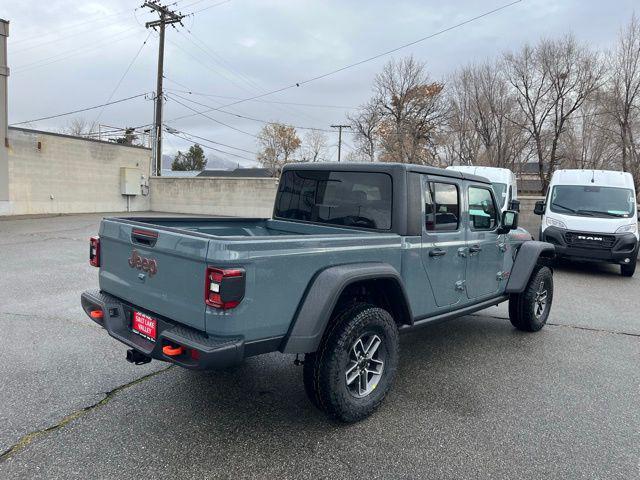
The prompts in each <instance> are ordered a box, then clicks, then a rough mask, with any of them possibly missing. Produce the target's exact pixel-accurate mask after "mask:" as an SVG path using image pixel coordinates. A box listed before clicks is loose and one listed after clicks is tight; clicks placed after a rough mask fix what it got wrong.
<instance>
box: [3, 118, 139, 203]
mask: <svg viewBox="0 0 640 480" xmlns="http://www.w3.org/2000/svg"><path fill="white" fill-rule="evenodd" d="M8 140H9V141H8V144H9V148H8V153H9V155H8V157H9V201H8V202H0V203H2V204H1V205H0V215H3V214H4V215H28V214H56V213H87V212H126V211H127V209H129V210H130V211H146V210H149V209H150V201H149V196H146V195H137V196H131V197H130V199H129V206H127V197H126V196H124V195H121V193H120V167H133V168H138V169H139V170H140V173H141V175H144V177H145V179H148V177H149V174H148V172H149V165H150V157H151V152H150V150H149V149H147V148H142V147H130V146H125V145H118V144H114V143H110V142H103V141H94V140H87V139H83V138H78V137H72V136H68V135H59V134H54V133H47V132H41V131H37V130H30V129H22V128H12V127H10V128H9V139H8Z"/></svg>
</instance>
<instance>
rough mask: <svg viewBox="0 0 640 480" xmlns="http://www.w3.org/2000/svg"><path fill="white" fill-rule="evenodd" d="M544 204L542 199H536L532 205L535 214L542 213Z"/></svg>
mask: <svg viewBox="0 0 640 480" xmlns="http://www.w3.org/2000/svg"><path fill="white" fill-rule="evenodd" d="M545 207H546V205H545V204H544V200H538V201H537V202H536V206H535V207H533V213H535V214H536V215H544V209H545Z"/></svg>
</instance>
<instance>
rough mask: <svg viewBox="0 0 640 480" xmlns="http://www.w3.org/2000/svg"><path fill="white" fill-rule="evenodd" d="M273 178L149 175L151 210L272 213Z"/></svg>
mask: <svg viewBox="0 0 640 480" xmlns="http://www.w3.org/2000/svg"><path fill="white" fill-rule="evenodd" d="M277 187H278V183H277V180H276V179H275V178H228V177H195V178H162V177H152V178H151V210H153V211H154V212H175V213H195V214H204V215H229V216H235V217H258V218H268V217H271V214H272V212H273V201H274V199H275V196H276V190H277Z"/></svg>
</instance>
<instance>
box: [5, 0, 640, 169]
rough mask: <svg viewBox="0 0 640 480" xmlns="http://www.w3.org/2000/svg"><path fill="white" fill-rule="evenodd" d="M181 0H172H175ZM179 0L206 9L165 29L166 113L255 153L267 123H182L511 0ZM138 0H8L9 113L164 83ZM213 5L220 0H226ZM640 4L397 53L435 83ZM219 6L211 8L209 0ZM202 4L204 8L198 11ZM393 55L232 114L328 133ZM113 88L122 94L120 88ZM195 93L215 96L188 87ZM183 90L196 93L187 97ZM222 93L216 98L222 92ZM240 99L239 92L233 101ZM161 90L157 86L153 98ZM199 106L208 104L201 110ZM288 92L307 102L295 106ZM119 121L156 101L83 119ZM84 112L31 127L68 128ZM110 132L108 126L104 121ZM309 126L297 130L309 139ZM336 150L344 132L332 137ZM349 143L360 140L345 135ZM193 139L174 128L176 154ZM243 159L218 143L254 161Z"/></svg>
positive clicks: (617, 22)
mask: <svg viewBox="0 0 640 480" xmlns="http://www.w3.org/2000/svg"><path fill="white" fill-rule="evenodd" d="M169 2H174V0H167V3H169ZM220 2H221V0H179V1H178V2H176V3H177V4H176V5H175V6H174V8H176V9H177V10H181V11H182V12H183V13H187V12H196V13H194V14H193V15H190V16H189V17H187V18H186V19H185V21H184V24H185V26H184V28H182V27H179V28H178V30H174V29H169V30H168V31H167V44H166V51H165V76H166V77H167V80H165V89H167V90H168V95H169V96H170V97H171V96H173V99H172V98H169V99H168V101H167V103H166V105H165V121H166V122H167V123H168V124H169V125H170V126H172V127H173V128H175V129H177V130H179V131H183V132H188V133H190V134H194V135H199V136H201V137H206V138H208V139H211V140H215V141H217V142H222V143H226V144H228V145H231V146H234V147H239V148H241V149H244V150H247V151H249V152H255V151H256V150H257V146H256V142H255V138H254V137H253V136H252V135H255V134H256V133H257V132H258V131H259V130H260V128H261V127H262V124H261V123H260V122H257V121H253V120H247V119H242V118H237V117H234V116H232V115H229V114H225V113H221V112H211V113H208V115H209V116H210V117H212V118H215V119H217V120H219V121H221V122H224V123H226V124H227V125H229V126H231V127H234V128H236V129H238V130H242V131H243V132H246V133H242V132H239V131H237V130H234V129H232V128H229V127H227V126H223V125H221V124H217V123H215V122H214V121H213V120H211V119H208V118H204V117H203V116H200V115H194V116H189V117H186V118H183V119H179V120H175V121H172V119H174V118H176V117H180V116H184V115H188V114H192V113H193V112H192V111H191V110H189V109H188V108H186V107H185V106H182V105H180V104H179V103H177V101H179V102H182V103H184V104H185V105H188V106H189V107H191V108H194V109H196V110H200V111H202V110H206V109H207V107H206V106H210V107H216V106H220V105H223V104H227V103H231V102H233V101H234V100H233V99H234V98H247V97H252V96H255V95H258V94H260V93H263V92H267V91H271V90H275V89H278V88H280V87H283V86H287V85H291V84H293V83H296V82H300V81H304V80H305V79H308V78H311V77H314V76H317V75H321V74H323V73H326V72H328V71H332V70H335V69H337V68H340V67H342V66H345V65H348V64H351V63H354V62H357V61H360V60H363V59H365V58H368V57H370V56H372V55H375V54H378V53H380V52H383V51H386V50H389V49H392V48H394V47H397V46H399V45H402V44H404V43H408V42H411V41H414V40H416V39H418V38H421V37H425V36H427V35H429V34H431V33H434V32H437V31H439V30H442V29H444V28H447V27H450V26H453V25H455V24H457V23H460V22H462V21H464V20H467V19H469V18H471V17H474V16H477V15H479V14H481V13H483V12H486V11H488V10H492V9H494V8H497V7H500V6H502V5H504V4H505V3H508V1H507V0H502V1H496V0H485V1H483V2H478V1H470V0H458V1H449V2H442V1H418V0H416V1H367V2H364V1H344V0H342V1H320V0H316V1H305V0H289V1H284V0H230V1H227V2H226V3H223V4H220ZM140 3H142V1H131V0H103V1H99V2H98V1H91V0H83V1H78V0H48V1H47V2H43V1H42V0H38V1H36V0H5V1H3V2H2V6H0V17H2V18H5V19H7V20H9V21H10V22H11V25H10V38H9V66H10V68H11V76H10V80H9V96H10V101H9V122H10V123H14V122H21V121H24V120H30V119H34V118H39V117H44V116H49V115H54V114H58V113H63V112H68V111H71V110H76V109H80V108H84V107H89V106H93V105H98V104H101V103H105V102H106V101H107V100H108V99H109V97H110V96H111V95H112V93H113V96H112V100H118V99H121V98H125V97H129V96H133V95H137V94H142V93H144V92H153V91H154V90H155V81H156V61H157V51H158V40H157V35H156V34H155V33H153V34H152V35H151V36H150V37H149V39H148V41H147V43H146V44H145V45H144V46H143V47H142V50H141V52H140V55H139V56H138V57H137V58H136V60H135V62H133V64H132V66H131V68H130V70H129V71H128V73H127V74H126V76H124V79H123V80H122V82H121V84H120V85H119V87H118V88H117V90H115V89H116V86H117V85H118V82H119V81H120V79H121V78H122V77H123V75H124V74H125V71H126V70H127V67H128V66H129V65H130V64H131V62H132V60H133V59H134V57H135V56H136V53H137V52H138V50H139V49H140V48H141V46H142V45H143V42H144V40H145V38H147V36H148V34H149V31H148V30H146V29H145V28H144V22H146V21H149V20H152V19H153V18H154V15H153V14H151V13H149V11H148V9H143V8H137V7H139V5H140ZM216 4H220V5H217V6H215V5H216ZM638 5H639V4H638V3H637V0H636V1H633V0H617V1H616V0H614V1H605V2H603V1H601V0H557V1H551V0H523V1H522V2H520V3H518V4H516V5H513V6H511V7H509V8H506V9H504V10H502V11H500V12H497V13H495V14H493V15H490V16H488V17H485V18H482V19H480V20H478V21H475V22H473V23H470V24H467V25H465V26H462V27H460V28H457V29H454V30H452V31H449V32H447V33H444V34H442V35H440V36H438V37H436V38H433V39H429V40H426V41H424V42H421V43H418V44H416V45H413V46H411V47H408V48H405V49H402V50H400V51H399V52H396V53H395V54H394V55H395V56H396V57H401V56H404V55H409V54H413V55H414V56H415V57H417V58H418V59H420V60H422V61H424V62H426V64H427V68H428V71H429V74H430V75H431V77H432V78H433V79H434V80H442V79H445V78H446V76H447V75H448V74H450V73H451V72H452V71H454V70H455V69H457V68H459V67H460V66H462V65H465V64H467V63H469V62H473V61H482V60H484V59H486V58H491V57H494V56H496V55H498V54H499V53H500V52H502V51H504V50H508V49H514V48H518V47H519V46H521V45H522V44H524V43H526V42H535V41H537V40H538V39H539V38H541V37H555V36H561V35H563V34H565V33H568V32H573V33H574V34H575V36H576V37H577V38H578V39H579V40H581V41H583V42H587V43H588V44H590V45H591V46H592V47H593V48H601V49H606V48H610V47H611V46H612V44H613V42H614V41H615V38H616V35H617V34H618V31H619V29H620V28H621V26H622V25H624V24H625V23H626V22H628V20H629V18H630V16H631V14H632V13H633V8H634V6H636V7H638ZM209 7H211V8H209ZM200 10H201V11H200ZM390 58H391V56H386V57H383V58H380V59H377V60H374V61H371V62H368V63H365V64H363V65H360V66H357V67H355V68H352V69H348V70H346V71H343V72H340V73H337V74H335V75H331V76H329V77H327V78H323V79H321V80H318V81H315V82H312V83H309V84H307V85H303V86H301V87H299V88H293V89H289V90H286V91H284V92H281V93H276V94H273V95H269V96H266V97H264V98H263V99H262V101H248V102H244V103H242V104H240V105H235V106H233V107H228V108H226V110H228V111H233V112H236V113H238V114H241V115H244V116H249V117H253V118H256V119H260V120H269V121H280V122H284V123H288V124H292V125H296V126H301V127H315V128H326V129H329V125H331V124H335V123H342V122H344V120H345V114H346V113H347V112H348V111H349V109H351V108H353V107H356V106H358V105H359V104H361V103H363V102H364V101H366V100H367V99H368V98H369V96H370V91H371V82H372V79H373V77H374V75H375V74H376V72H378V71H379V70H380V69H381V67H382V66H383V65H384V63H386V62H387V61H389V59H390ZM114 90H115V93H114ZM187 91H191V92H197V93H201V94H207V95H208V96H203V95H196V94H194V93H192V94H189V93H184V92H187ZM176 95H180V96H181V97H184V98H186V99H187V100H184V99H181V98H178V97H176ZM213 95H215V96H213ZM225 97H232V98H225ZM149 98H151V95H149ZM189 100H191V101H193V102H199V103H201V104H204V105H206V106H201V105H198V104H196V103H192V102H190V101H189ZM271 102H289V103H296V104H305V105H285V104H281V103H271ZM98 115H99V120H98V121H99V123H101V124H105V125H110V126H118V127H124V126H137V125H144V124H148V123H151V122H152V117H153V105H152V102H151V101H150V100H145V98H144V97H140V98H138V99H135V100H131V101H127V102H122V103H118V104H115V105H112V106H110V107H106V108H105V109H104V110H103V111H102V112H100V110H92V111H89V112H85V113H82V114H78V115H76V116H78V117H79V116H82V117H84V118H85V119H86V120H87V121H89V122H94V121H96V120H97V119H98ZM73 118H74V116H73V115H72V116H67V117H61V118H56V119H52V120H46V121H41V122H36V123H33V124H31V125H30V126H31V127H33V128H40V129H46V130H59V129H60V128H62V127H64V126H65V125H66V124H67V123H68V122H69V121H70V120H71V119H73ZM105 128H106V127H105ZM303 133H304V130H300V134H301V136H302V135H303ZM329 136H330V143H331V145H332V148H331V152H332V155H333V159H335V158H336V154H335V150H336V148H335V145H336V142H337V134H329ZM345 138H346V145H345V150H346V151H349V149H350V146H349V144H351V141H350V136H349V135H345ZM187 146H188V142H186V141H184V140H181V139H179V138H176V137H172V136H171V135H167V134H165V148H164V152H165V153H174V152H175V151H176V150H177V149H184V148H185V147H187ZM221 149H223V150H227V151H229V152H234V153H236V154H239V155H241V156H242V157H246V159H245V158H238V157H233V156H230V155H229V156H227V155H225V154H220V153H216V152H212V151H209V152H208V153H210V154H214V155H218V156H220V157H224V158H227V159H229V160H234V161H238V162H239V163H240V164H242V165H249V164H251V163H252V162H251V159H252V158H253V157H254V156H253V155H252V154H251V153H246V152H242V151H240V150H230V149H228V148H225V147H221Z"/></svg>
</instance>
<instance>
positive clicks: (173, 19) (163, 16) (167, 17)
mask: <svg viewBox="0 0 640 480" xmlns="http://www.w3.org/2000/svg"><path fill="white" fill-rule="evenodd" d="M142 6H143V7H149V8H150V9H151V10H155V11H156V12H158V15H159V16H160V18H159V19H158V20H154V21H153V22H147V23H146V24H145V26H146V27H147V28H153V29H154V30H155V29H156V27H158V28H159V29H160V40H159V42H158V79H157V84H156V105H155V107H156V108H155V119H154V134H155V149H154V153H155V159H154V160H155V164H156V172H155V173H156V175H158V176H160V175H162V100H163V93H162V78H163V75H164V30H165V27H166V26H167V25H171V24H174V23H179V24H180V25H182V19H183V18H184V15H182V14H180V13H175V12H173V11H171V10H169V8H168V7H165V6H164V5H161V4H160V3H157V2H156V1H153V0H151V1H147V2H144V4H143V5H142Z"/></svg>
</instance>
